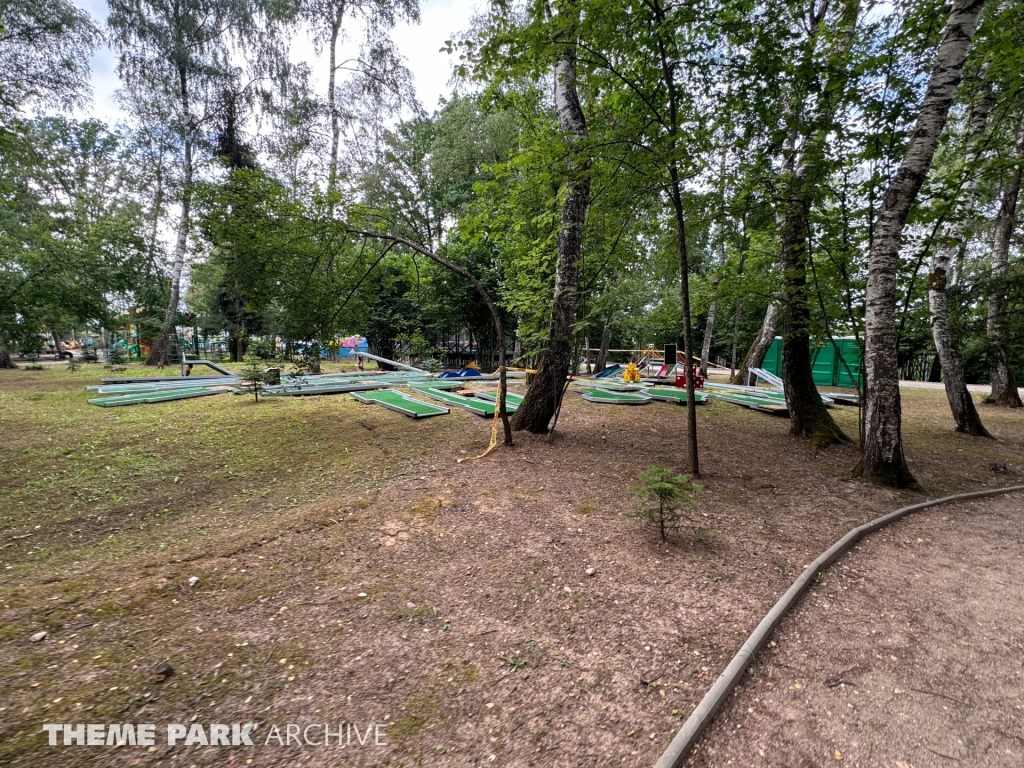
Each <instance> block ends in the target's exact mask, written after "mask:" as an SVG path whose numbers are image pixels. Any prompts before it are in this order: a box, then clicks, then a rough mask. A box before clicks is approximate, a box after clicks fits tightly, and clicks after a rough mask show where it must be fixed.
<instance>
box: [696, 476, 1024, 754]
mask: <svg viewBox="0 0 1024 768" xmlns="http://www.w3.org/2000/svg"><path fill="white" fill-rule="evenodd" d="M1022 690H1024V494H1020V493H1017V494H1011V495H1009V496H1004V497H1000V498H996V499H986V500H980V501H975V502H970V503H965V504H958V505H955V506H944V507H937V508H935V509H931V510H926V511H924V512H920V513H916V514H912V515H910V516H908V517H906V518H904V519H903V520H901V521H899V522H897V523H895V524H894V525H893V526H891V527H890V528H888V529H885V530H883V531H881V532H879V533H877V534H874V535H873V536H871V537H869V538H867V539H865V540H864V541H863V542H862V543H861V544H860V545H858V546H857V547H856V548H855V549H854V550H853V552H852V553H851V554H850V555H848V556H847V557H844V558H841V559H840V560H839V562H838V563H837V564H836V565H834V566H833V567H832V568H831V569H830V571H829V572H828V573H827V576H826V578H825V579H823V580H822V581H821V582H820V583H819V584H818V586H817V587H816V588H815V589H814V590H813V591H809V592H808V593H807V594H806V595H805V596H804V598H803V599H802V601H801V603H800V605H799V606H798V607H797V608H796V609H795V610H794V611H793V612H792V613H791V614H790V615H789V616H788V617H787V618H786V619H785V620H784V621H783V623H782V625H781V626H780V628H779V631H777V632H776V635H775V640H774V642H773V643H772V646H770V647H769V648H767V649H766V651H765V652H763V653H762V654H761V656H760V657H759V658H758V660H757V662H756V666H755V667H754V674H752V675H750V676H749V678H748V680H747V681H746V682H745V683H744V684H743V686H741V687H740V688H739V689H738V690H737V692H736V693H735V695H734V696H733V697H732V699H731V700H730V702H729V704H728V705H727V707H726V708H725V709H724V710H723V711H722V713H721V714H720V716H719V718H718V719H717V720H716V721H715V723H714V724H713V725H712V726H711V728H710V729H709V730H708V732H707V733H706V734H705V737H704V740H703V741H702V742H701V744H700V745H699V746H698V750H697V755H696V756H695V757H694V758H692V759H691V760H690V761H689V763H688V766H693V768H698V767H703V768H710V767H711V766H716V767H717V766H728V765H736V766H749V767H750V768H760V767H762V766H764V767H767V766H786V767H787V768H789V767H791V766H825V765H835V766H840V765H841V766H863V767H864V768H869V767H870V768H882V767H883V766H884V767H885V768H908V766H914V768H931V766H971V767H972V768H982V767H984V768H1019V766H1021V765H1024V700H1022V698H1021V691H1022Z"/></svg>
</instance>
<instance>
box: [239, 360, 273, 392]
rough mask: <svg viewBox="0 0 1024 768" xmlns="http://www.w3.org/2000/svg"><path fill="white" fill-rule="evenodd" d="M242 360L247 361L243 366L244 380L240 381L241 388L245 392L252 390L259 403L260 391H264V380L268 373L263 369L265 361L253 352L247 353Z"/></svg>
mask: <svg viewBox="0 0 1024 768" xmlns="http://www.w3.org/2000/svg"><path fill="white" fill-rule="evenodd" d="M242 362H244V363H245V367H244V368H242V373H241V376H242V380H241V381H240V382H239V388H240V389H241V390H242V391H243V392H251V393H252V396H253V397H254V398H256V402H257V403H258V402H259V401H260V392H262V391H263V382H264V381H265V379H266V373H265V372H264V370H263V366H264V362H263V361H262V360H261V359H260V358H258V357H256V355H252V354H249V355H246V356H245V358H244V359H243V361H242Z"/></svg>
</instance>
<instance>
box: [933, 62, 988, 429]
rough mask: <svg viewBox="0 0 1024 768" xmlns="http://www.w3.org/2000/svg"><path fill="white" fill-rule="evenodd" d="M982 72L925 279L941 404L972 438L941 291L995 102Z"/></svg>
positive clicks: (973, 417)
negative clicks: (948, 208)
mask: <svg viewBox="0 0 1024 768" xmlns="http://www.w3.org/2000/svg"><path fill="white" fill-rule="evenodd" d="M986 69H987V67H982V72H981V75H980V78H979V80H980V82H979V88H978V90H979V91H980V93H979V94H978V98H977V100H976V103H975V104H974V108H973V109H972V110H971V117H970V120H969V124H968V130H967V144H966V148H965V152H964V165H963V183H962V184H960V190H959V194H958V196H957V201H956V206H955V210H954V212H953V215H952V217H951V219H950V220H947V222H946V224H945V226H944V227H943V233H942V235H943V236H942V241H941V243H940V245H939V247H938V248H936V249H935V251H934V256H932V264H931V268H932V269H931V274H930V275H929V277H928V307H929V310H930V311H931V323H932V339H933V340H934V342H935V353H936V356H937V357H938V359H939V363H940V365H941V366H942V383H943V385H944V387H945V390H946V399H947V400H948V401H949V407H950V410H951V411H952V412H953V421H954V422H955V423H956V431H957V432H965V433H967V434H969V435H975V436H977V437H992V435H990V434H989V433H988V430H986V429H985V427H984V425H982V423H981V417H980V416H979V415H978V409H977V408H975V407H974V400H973V399H971V393H970V392H969V391H968V390H967V381H966V380H965V379H964V371H963V366H961V364H960V355H959V353H958V352H957V350H956V346H955V344H954V342H953V332H952V330H951V329H950V327H949V303H948V302H949V299H948V296H947V295H946V288H947V285H948V283H949V278H950V275H951V265H952V263H953V259H954V258H955V256H956V254H957V253H958V252H959V251H960V250H961V249H962V248H963V247H964V242H963V240H964V234H965V232H966V230H967V222H968V217H969V215H970V212H971V209H972V208H973V204H974V194H975V187H976V186H977V174H978V167H977V166H978V160H979V159H980V157H981V154H982V150H983V148H984V146H985V141H986V136H985V132H986V127H987V125H988V116H989V113H990V112H991V111H992V107H993V105H994V102H995V98H994V94H993V93H992V85H991V83H990V82H988V78H987V75H986V73H985V70H986Z"/></svg>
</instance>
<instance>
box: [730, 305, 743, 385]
mask: <svg viewBox="0 0 1024 768" xmlns="http://www.w3.org/2000/svg"><path fill="white" fill-rule="evenodd" d="M742 310H743V299H736V309H735V311H734V312H733V316H732V357H731V358H729V380H730V381H731V380H732V378H733V377H734V376H735V375H736V355H737V353H738V352H739V342H740V316H741V312H742Z"/></svg>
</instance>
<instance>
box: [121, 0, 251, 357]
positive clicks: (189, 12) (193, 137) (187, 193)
mask: <svg viewBox="0 0 1024 768" xmlns="http://www.w3.org/2000/svg"><path fill="white" fill-rule="evenodd" d="M109 5H110V16H109V18H108V22H107V23H108V26H109V28H110V32H111V41H112V43H113V44H114V47H115V49H116V50H117V51H118V54H119V57H120V58H119V64H118V71H119V74H120V76H121V79H122V81H123V82H124V83H125V85H126V86H127V87H128V89H130V90H131V91H134V92H136V93H141V92H145V93H147V94H148V95H149V98H150V99H152V100H153V101H155V102H157V103H158V104H160V105H161V106H163V107H165V108H166V109H167V111H168V112H169V113H170V114H171V115H173V117H172V125H171V127H172V129H173V130H174V132H175V133H176V134H177V136H178V139H179V141H180V147H181V150H180V151H181V155H180V189H179V193H178V200H177V203H178V205H179V206H180V214H179V220H178V225H177V235H176V238H175V243H174V252H173V256H172V261H171V271H170V281H171V291H170V297H169V299H168V302H167V308H166V310H165V312H164V318H163V323H162V324H161V328H160V334H159V337H158V338H157V339H156V340H155V341H154V343H153V345H152V347H151V350H150V354H149V357H148V359H147V360H146V365H166V364H167V363H168V362H169V352H170V339H171V334H172V333H173V332H174V325H175V319H176V317H177V314H178V304H179V302H180V300H181V278H182V273H183V272H184V270H185V262H186V257H187V254H188V242H189V231H190V228H191V224H192V196H193V191H194V184H195V172H196V161H197V157H196V151H197V142H199V141H200V140H201V137H202V134H201V129H202V127H203V126H204V124H206V123H207V122H208V121H209V120H210V119H211V118H212V115H213V113H214V110H215V100H216V98H217V97H218V96H219V93H220V86H222V85H223V84H224V83H225V82H226V81H228V80H229V79H230V78H231V76H232V74H233V72H232V68H231V65H230V63H229V40H228V35H229V34H233V35H235V36H236V37H238V38H242V37H243V36H244V35H245V34H246V33H247V32H248V31H249V30H250V29H251V28H252V22H253V17H252V13H251V10H252V9H251V8H250V4H249V3H247V2H245V0H109ZM134 103H135V104H137V105H138V106H139V108H140V109H145V102H144V101H142V100H141V99H136V100H134Z"/></svg>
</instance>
